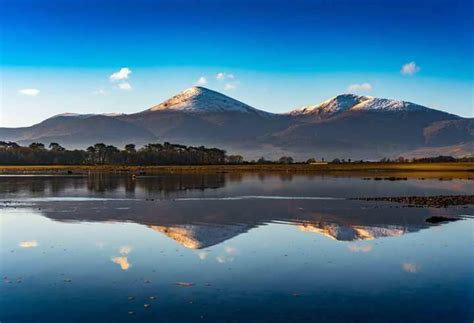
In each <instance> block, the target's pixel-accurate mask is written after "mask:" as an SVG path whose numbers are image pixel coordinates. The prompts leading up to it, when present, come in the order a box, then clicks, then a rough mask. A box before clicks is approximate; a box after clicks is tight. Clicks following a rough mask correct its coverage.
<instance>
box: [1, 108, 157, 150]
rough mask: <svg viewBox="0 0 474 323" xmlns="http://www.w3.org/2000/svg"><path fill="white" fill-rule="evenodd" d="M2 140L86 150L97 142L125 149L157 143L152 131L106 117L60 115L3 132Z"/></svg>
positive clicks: (4, 129)
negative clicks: (128, 145)
mask: <svg viewBox="0 0 474 323" xmlns="http://www.w3.org/2000/svg"><path fill="white" fill-rule="evenodd" d="M0 138H1V139H2V140H6V141H16V142H18V143H21V144H29V143H31V142H43V143H45V144H49V143H50V142H58V143H60V144H62V145H64V146H66V147H73V148H74V147H82V148H84V147H86V146H88V145H92V144H94V143H98V142H104V143H107V144H113V145H117V146H123V145H124V144H127V143H136V144H139V145H142V144H146V143H149V142H152V141H155V140H156V138H155V136H154V135H153V134H152V133H150V132H149V131H147V130H145V129H143V128H140V127H137V126H135V125H133V124H130V123H128V122H125V121H122V120H119V119H117V118H116V117H110V116H105V115H94V114H92V115H75V114H67V115H58V116H54V117H52V118H49V119H46V120H45V121H43V122H41V123H38V124H36V125H34V126H31V127H24V128H0Z"/></svg>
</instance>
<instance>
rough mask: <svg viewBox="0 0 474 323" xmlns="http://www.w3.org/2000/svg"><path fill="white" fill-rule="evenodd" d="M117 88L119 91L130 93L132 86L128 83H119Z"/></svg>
mask: <svg viewBox="0 0 474 323" xmlns="http://www.w3.org/2000/svg"><path fill="white" fill-rule="evenodd" d="M117 86H118V88H119V89H121V90H125V91H130V90H131V89H132V86H131V85H130V83H128V82H123V83H119V84H118V85H117Z"/></svg>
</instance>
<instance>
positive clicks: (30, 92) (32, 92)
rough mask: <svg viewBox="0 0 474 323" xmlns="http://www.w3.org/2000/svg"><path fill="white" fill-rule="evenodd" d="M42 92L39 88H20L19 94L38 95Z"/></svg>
mask: <svg viewBox="0 0 474 323" xmlns="http://www.w3.org/2000/svg"><path fill="white" fill-rule="evenodd" d="M39 93H40V90H38V89H21V90H18V94H21V95H26V96H37V95H38V94H39Z"/></svg>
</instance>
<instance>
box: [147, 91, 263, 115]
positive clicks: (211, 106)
mask: <svg viewBox="0 0 474 323" xmlns="http://www.w3.org/2000/svg"><path fill="white" fill-rule="evenodd" d="M148 111H183V112H190V113H216V112H239V113H257V114H267V113H266V112H264V111H261V110H257V109H255V108H252V107H251V106H249V105H247V104H245V103H242V102H240V101H237V100H235V99H232V98H230V97H228V96H226V95H224V94H221V93H219V92H216V91H213V90H209V89H207V88H204V87H199V86H195V87H192V88H189V89H187V90H184V91H183V92H181V93H179V94H177V95H175V96H173V97H172V98H170V99H168V100H166V101H164V102H162V103H160V104H159V105H156V106H154V107H152V108H151V109H149V110H148ZM268 114H269V113H268Z"/></svg>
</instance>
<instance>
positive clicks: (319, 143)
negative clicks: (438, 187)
mask: <svg viewBox="0 0 474 323" xmlns="http://www.w3.org/2000/svg"><path fill="white" fill-rule="evenodd" d="M0 140H3V141H15V142H17V143H19V144H29V143H31V142H43V143H45V144H49V143H50V142H58V143H60V144H61V145H63V146H65V147H68V148H86V147H87V146H89V145H92V144H95V143H98V142H104V143H106V144H112V145H116V146H119V147H122V146H123V145H125V144H128V143H135V144H136V145H137V146H141V145H144V144H147V143H151V142H157V141H158V142H165V141H168V142H172V143H180V144H185V145H197V146H201V145H204V146H214V147H219V148H222V149H226V150H227V151H228V152H229V153H231V154H241V155H243V156H244V157H245V158H247V159H252V158H259V157H261V156H263V157H265V158H277V157H280V156H282V155H291V156H293V157H294V158H297V159H304V158H309V157H316V158H326V159H330V158H336V157H337V158H352V159H377V158H382V157H395V156H400V155H403V156H406V157H410V156H411V157H418V156H421V155H424V156H433V155H438V154H445V155H454V156H463V155H469V154H472V153H473V152H474V118H462V117H460V116H456V115H453V114H449V113H446V112H443V111H439V110H435V109H431V108H428V107H424V106H421V105H418V104H414V103H411V102H406V101H398V100H389V99H382V98H374V97H369V96H359V95H354V94H342V95H338V96H336V97H333V98H331V99H329V100H327V101H324V102H322V103H320V104H317V105H310V106H305V107H302V108H299V109H295V110H293V111H291V112H289V113H283V114H275V113H270V112H266V111H263V110H259V109H256V108H253V107H251V106H249V105H247V104H245V103H243V102H240V101H237V100H235V99H233V98H230V97H228V96H226V95H224V94H221V93H219V92H216V91H212V90H209V89H206V88H203V87H193V88H190V89H187V90H185V91H183V92H181V93H179V94H177V95H175V96H173V97H172V98H170V99H168V100H166V101H164V102H162V103H160V104H158V105H156V106H153V107H151V108H150V109H147V110H145V111H141V112H138V113H133V114H101V115H98V114H72V113H65V114H60V115H56V116H53V117H51V118H49V119H46V120H44V121H43V122H41V123H38V124H36V125H33V126H30V127H22V128H0Z"/></svg>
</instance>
